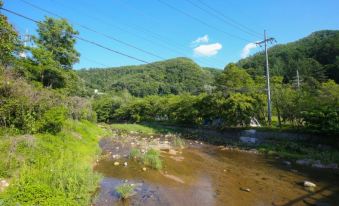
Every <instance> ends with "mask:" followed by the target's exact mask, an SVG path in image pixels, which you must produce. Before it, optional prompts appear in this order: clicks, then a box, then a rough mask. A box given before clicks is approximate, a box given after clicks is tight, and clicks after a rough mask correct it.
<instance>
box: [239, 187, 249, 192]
mask: <svg viewBox="0 0 339 206" xmlns="http://www.w3.org/2000/svg"><path fill="white" fill-rule="evenodd" d="M240 190H241V191H244V192H251V189H250V188H247V187H240Z"/></svg>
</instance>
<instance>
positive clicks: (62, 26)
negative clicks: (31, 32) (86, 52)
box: [35, 17, 79, 69]
mask: <svg viewBox="0 0 339 206" xmlns="http://www.w3.org/2000/svg"><path fill="white" fill-rule="evenodd" d="M38 27H39V28H38V34H39V37H38V38H36V39H35V42H36V43H37V44H38V46H39V47H40V48H43V49H44V50H47V51H49V52H51V54H52V56H53V59H54V60H55V61H57V62H58V63H59V64H60V65H61V67H63V68H64V69H71V68H72V65H73V64H74V63H76V62H78V61H79V53H78V52H77V51H76V50H75V48H74V45H75V42H76V41H75V37H74V35H77V34H78V32H77V31H75V30H74V29H73V28H72V26H71V25H69V23H68V22H67V20H66V19H54V18H50V17H46V19H45V20H44V21H43V22H42V23H40V24H38Z"/></svg>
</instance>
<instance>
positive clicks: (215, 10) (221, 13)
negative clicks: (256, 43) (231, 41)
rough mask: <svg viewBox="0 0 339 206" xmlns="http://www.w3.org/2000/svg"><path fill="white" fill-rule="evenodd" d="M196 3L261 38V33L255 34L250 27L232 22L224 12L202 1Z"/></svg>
mask: <svg viewBox="0 0 339 206" xmlns="http://www.w3.org/2000/svg"><path fill="white" fill-rule="evenodd" d="M198 2H200V3H201V4H202V5H204V6H205V7H207V8H208V9H210V10H212V11H214V12H215V13H217V14H219V15H220V16H222V17H224V18H225V19H228V20H229V21H231V22H234V23H235V24H237V25H239V26H241V27H243V28H244V29H247V30H248V31H250V32H252V33H253V34H257V35H259V36H260V37H262V33H260V32H257V31H255V30H253V29H251V28H250V27H248V26H246V25H244V24H241V23H239V22H237V21H236V20H234V19H233V18H231V17H229V16H227V15H225V14H224V12H221V11H219V10H217V9H215V8H213V7H212V6H210V5H208V4H207V3H205V2H203V1H202V0H198Z"/></svg>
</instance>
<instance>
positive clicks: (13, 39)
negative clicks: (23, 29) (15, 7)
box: [0, 2, 19, 65]
mask: <svg viewBox="0 0 339 206" xmlns="http://www.w3.org/2000/svg"><path fill="white" fill-rule="evenodd" d="M2 4H3V2H0V7H2ZM18 49H19V39H18V34H17V32H16V31H15V29H14V27H13V26H12V25H11V24H10V23H9V22H8V20H7V17H6V16H4V15H2V14H0V65H8V64H10V63H12V62H13V60H14V55H13V53H14V52H15V51H17V50H18Z"/></svg>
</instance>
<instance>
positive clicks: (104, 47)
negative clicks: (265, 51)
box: [0, 7, 153, 66]
mask: <svg viewBox="0 0 339 206" xmlns="http://www.w3.org/2000/svg"><path fill="white" fill-rule="evenodd" d="M0 10H4V11H7V12H9V13H11V14H14V15H16V16H19V17H22V18H24V19H27V20H29V21H32V22H35V23H36V24H41V22H40V21H37V20H35V19H32V18H30V17H27V16H25V15H22V14H19V13H17V12H15V11H12V10H9V9H6V8H3V7H1V8H0ZM73 37H74V38H76V39H79V40H81V41H84V42H87V43H89V44H92V45H95V46H97V47H100V48H103V49H106V50H108V51H111V52H113V53H116V54H119V55H121V56H125V57H127V58H130V59H133V60H136V61H139V62H142V63H146V64H150V66H153V65H151V63H150V62H148V61H145V60H142V59H139V58H137V57H134V56H131V55H129V54H125V53H123V52H120V51H117V50H114V49H111V48H108V47H106V46H104V45H101V44H99V43H97V42H94V41H91V40H88V39H85V38H82V37H80V36H77V35H73Z"/></svg>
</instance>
